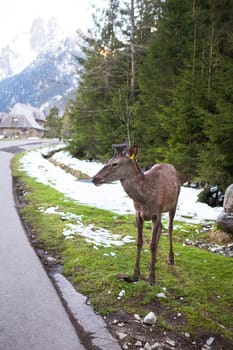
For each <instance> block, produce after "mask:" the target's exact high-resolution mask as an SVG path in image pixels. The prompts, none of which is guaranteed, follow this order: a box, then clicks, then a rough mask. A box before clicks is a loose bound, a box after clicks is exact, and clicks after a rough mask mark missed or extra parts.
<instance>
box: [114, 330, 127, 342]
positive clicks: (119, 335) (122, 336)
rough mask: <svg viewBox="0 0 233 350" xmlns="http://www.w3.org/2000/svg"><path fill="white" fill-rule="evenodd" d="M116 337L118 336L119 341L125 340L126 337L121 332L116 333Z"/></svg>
mask: <svg viewBox="0 0 233 350" xmlns="http://www.w3.org/2000/svg"><path fill="white" fill-rule="evenodd" d="M116 335H117V336H118V338H119V339H120V340H122V339H125V338H126V337H127V334H125V333H123V332H116Z"/></svg>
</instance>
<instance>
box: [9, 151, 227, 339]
mask: <svg viewBox="0 0 233 350" xmlns="http://www.w3.org/2000/svg"><path fill="white" fill-rule="evenodd" d="M18 159H19V156H16V157H15V158H14V159H13V161H12V169H13V175H14V178H15V179H17V183H18V184H20V187H21V188H23V189H24V192H25V195H24V201H25V202H26V203H27V205H26V206H24V207H22V208H21V209H20V213H21V215H22V217H23V218H24V220H25V221H26V223H27V224H28V226H29V227H30V228H31V230H32V232H33V234H34V235H35V236H36V238H37V240H39V241H40V242H41V245H42V246H43V247H44V249H46V250H47V251H49V252H50V254H52V255H54V256H56V257H59V258H60V259H61V262H62V265H63V272H64V274H65V275H66V276H67V277H68V278H69V279H70V280H71V281H72V283H73V285H74V286H75V287H76V288H77V290H79V291H81V292H82V293H83V294H85V295H87V296H88V297H89V299H90V301H91V303H92V305H93V306H94V308H95V309H96V310H97V311H98V312H100V313H101V314H102V315H107V314H111V313H114V312H117V311H119V310H122V311H124V312H128V313H132V314H134V313H138V314H140V315H141V316H143V315H145V314H146V313H147V312H148V311H150V310H151V307H153V305H161V306H162V309H161V310H163V311H161V312H160V315H159V324H160V325H161V327H163V328H165V329H171V328H172V324H171V323H169V321H168V320H167V315H168V314H169V315H170V314H173V315H176V314H177V313H178V312H179V313H181V314H182V315H183V316H184V317H185V319H186V322H185V323H183V324H181V325H180V326H178V328H176V331H180V332H184V331H188V332H189V333H191V334H192V335H193V336H195V335H196V334H197V333H198V331H199V330H200V329H201V330H202V331H203V332H213V333H216V334H219V335H221V334H223V335H224V336H225V337H226V338H228V339H231V340H233V328H232V325H233V303H232V290H233V260H232V259H230V258H226V257H223V256H219V255H216V254H213V253H210V252H207V251H204V250H200V249H198V248H194V247H188V246H183V244H182V241H183V240H184V239H185V238H186V237H188V238H190V239H195V238H196V237H200V235H202V236H203V235H204V233H203V232H201V228H200V225H194V224H193V225H191V224H185V223H182V222H176V228H175V230H174V252H175V253H176V256H175V260H176V265H174V266H172V267H171V266H169V265H168V264H167V261H168V250H169V245H168V238H167V236H166V235H165V234H163V235H162V237H161V240H160V245H159V250H158V261H157V263H156V281H157V283H156V285H155V286H153V287H151V286H150V285H149V283H148V265H149V260H150V248H149V243H150V230H151V224H150V223H147V224H146V225H145V230H144V247H143V250H142V256H141V278H140V280H139V281H138V282H137V283H127V282H125V281H123V280H120V279H118V278H117V277H116V276H117V275H118V274H129V275H130V276H132V273H133V268H134V263H135V254H136V244H135V243H128V244H125V245H123V246H120V247H116V246H111V247H108V248H104V247H98V249H95V248H94V247H93V244H90V243H87V242H86V241H85V239H84V238H82V237H80V236H75V237H74V238H72V239H67V240H65V239H64V236H63V233H62V232H63V229H64V227H65V225H66V224H67V221H64V220H62V219H61V216H60V215H54V214H45V213H43V212H41V211H40V210H38V208H39V207H43V208H45V209H46V208H49V207H51V206H58V208H59V209H58V210H59V211H61V212H71V213H74V214H77V215H82V219H83V223H84V224H85V225H88V224H94V225H95V226H96V227H102V228H106V229H108V230H110V231H111V232H112V233H114V234H121V235H126V234H127V235H131V236H133V237H134V238H135V239H136V235H135V232H136V227H135V219H134V216H132V215H116V214H114V213H111V212H109V211H106V210H100V209H96V208H92V207H88V206H84V205H80V204H78V203H76V202H74V201H72V200H70V199H69V198H66V197H65V196H63V195H62V194H61V193H59V192H57V191H55V190H54V189H52V188H50V187H48V186H44V185H42V184H40V183H37V182H36V181H35V180H34V179H32V178H30V177H28V176H26V175H25V173H24V172H22V171H20V170H19V164H18ZM70 222H72V220H71V221H70ZM200 232H201V233H200ZM111 252H113V253H115V256H111V255H110V254H111ZM106 254H108V255H106ZM164 287H165V288H166V292H165V293H166V295H167V299H158V297H157V296H156V295H157V294H158V293H159V292H161V291H163V288H164ZM122 289H124V290H125V296H124V297H123V298H122V299H121V300H119V299H118V298H117V297H118V294H119V292H120V291H121V290H122Z"/></svg>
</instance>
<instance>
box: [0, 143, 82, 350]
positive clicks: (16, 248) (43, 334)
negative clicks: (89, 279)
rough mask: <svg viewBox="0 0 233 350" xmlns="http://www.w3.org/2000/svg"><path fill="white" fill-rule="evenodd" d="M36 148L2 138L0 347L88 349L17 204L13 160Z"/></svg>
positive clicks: (5, 349) (2, 349) (8, 349)
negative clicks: (34, 247)
mask: <svg viewBox="0 0 233 350" xmlns="http://www.w3.org/2000/svg"><path fill="white" fill-rule="evenodd" d="M43 143H44V141H43ZM35 146H38V141H27V142H26V141H25V142H22V141H0V350H84V347H83V345H81V343H80V340H79V338H78V336H77V333H76V331H75V329H74V327H73V325H72V323H71V321H70V319H69V317H68V315H67V313H66V311H65V309H64V307H63V305H62V303H61V301H60V299H59V297H58V295H57V292H56V290H55V289H54V287H53V285H52V283H51V281H50V279H49V278H48V276H47V274H46V272H45V270H44V268H43V266H42V265H41V263H40V261H39V259H38V258H37V256H36V254H35V252H34V250H33V249H32V248H31V246H30V243H29V241H28V240H27V237H26V235H25V232H24V228H23V227H22V224H21V221H20V219H19V217H18V213H17V210H16V208H15V204H14V197H13V192H12V179H11V172H10V168H9V163H10V159H11V158H12V157H13V154H14V153H18V152H19V151H23V150H26V149H30V148H33V147H35ZM18 147H19V148H18Z"/></svg>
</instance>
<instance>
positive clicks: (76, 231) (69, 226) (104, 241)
mask: <svg viewBox="0 0 233 350" xmlns="http://www.w3.org/2000/svg"><path fill="white" fill-rule="evenodd" d="M38 210H40V211H41V212H43V213H44V214H56V215H60V216H61V217H62V219H63V220H74V221H75V223H70V222H69V223H66V224H65V228H64V230H63V235H64V236H65V238H66V239H70V238H72V237H73V236H75V235H79V236H81V237H84V238H85V239H86V242H89V243H93V244H95V246H103V247H110V246H112V245H115V246H122V245H124V244H126V243H131V242H134V239H133V238H132V237H131V236H129V235H127V236H124V237H122V236H120V235H116V234H115V235H114V234H112V233H111V232H110V231H108V230H106V229H103V228H99V227H95V226H94V225H93V224H90V225H88V226H85V225H84V224H83V223H82V216H81V215H76V214H73V213H69V212H68V213H64V212H60V211H59V210H58V206H56V207H49V208H47V209H45V208H43V207H40V208H38ZM110 256H112V257H115V256H116V254H115V253H113V252H111V253H110Z"/></svg>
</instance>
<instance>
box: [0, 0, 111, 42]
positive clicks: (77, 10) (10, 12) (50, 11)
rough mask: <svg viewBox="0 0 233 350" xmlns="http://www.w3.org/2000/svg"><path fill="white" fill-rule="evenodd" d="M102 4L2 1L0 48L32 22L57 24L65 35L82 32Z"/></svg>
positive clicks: (87, 0) (67, 0) (99, 0)
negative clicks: (95, 7)
mask: <svg viewBox="0 0 233 350" xmlns="http://www.w3.org/2000/svg"><path fill="white" fill-rule="evenodd" d="M93 3H94V4H95V6H97V7H101V6H103V5H104V3H105V0H6V1H3V2H2V4H1V12H0V47H4V46H5V45H7V44H8V43H9V42H10V41H11V40H12V39H14V38H15V37H16V36H17V35H19V34H20V33H24V32H26V31H28V30H30V27H31V24H32V21H33V19H34V18H37V17H42V18H44V19H48V18H49V17H55V18H57V19H58V20H59V23H60V25H61V27H62V29H63V30H64V31H65V32H75V31H76V30H77V29H82V30H84V31H85V30H86V29H87V28H89V27H90V26H91V25H92V13H93V8H92V6H91V4H93Z"/></svg>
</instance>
